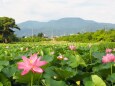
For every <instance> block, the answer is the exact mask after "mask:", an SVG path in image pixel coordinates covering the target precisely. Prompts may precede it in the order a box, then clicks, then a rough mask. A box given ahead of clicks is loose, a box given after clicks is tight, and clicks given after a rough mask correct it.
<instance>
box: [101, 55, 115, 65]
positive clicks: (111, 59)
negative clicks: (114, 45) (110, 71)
mask: <svg viewBox="0 0 115 86" xmlns="http://www.w3.org/2000/svg"><path fill="white" fill-rule="evenodd" d="M114 61H115V56H114V55H113V54H106V56H103V58H102V62H103V63H108V62H114Z"/></svg>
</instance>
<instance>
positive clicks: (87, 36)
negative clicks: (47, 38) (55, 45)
mask: <svg viewBox="0 0 115 86" xmlns="http://www.w3.org/2000/svg"><path fill="white" fill-rule="evenodd" d="M56 40H57V41H70V42H99V41H106V42H115V29H110V30H105V29H101V30H97V31H96V32H85V33H78V34H74V35H68V36H61V37H58V38H56Z"/></svg>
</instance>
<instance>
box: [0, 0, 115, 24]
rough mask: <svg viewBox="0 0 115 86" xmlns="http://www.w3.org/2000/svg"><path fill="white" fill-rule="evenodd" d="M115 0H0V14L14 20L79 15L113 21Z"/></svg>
mask: <svg viewBox="0 0 115 86" xmlns="http://www.w3.org/2000/svg"><path fill="white" fill-rule="evenodd" d="M114 8H115V0H0V16H8V17H12V18H14V19H15V20H16V22H22V21H26V20H38V21H48V20H51V19H59V18H63V17H81V18H84V19H89V20H96V21H98V22H110V23H115V18H114V16H115V12H114Z"/></svg>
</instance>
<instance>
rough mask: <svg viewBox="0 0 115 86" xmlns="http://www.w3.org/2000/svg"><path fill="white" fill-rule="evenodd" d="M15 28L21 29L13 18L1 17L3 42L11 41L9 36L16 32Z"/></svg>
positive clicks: (0, 25)
mask: <svg viewBox="0 0 115 86" xmlns="http://www.w3.org/2000/svg"><path fill="white" fill-rule="evenodd" d="M14 28H15V29H18V30H20V28H19V27H18V26H17V25H16V23H15V20H14V19H13V18H9V17H0V36H1V40H2V41H3V42H5V43H7V42H9V41H8V40H9V38H10V37H9V36H11V35H13V34H14V31H13V29H14Z"/></svg>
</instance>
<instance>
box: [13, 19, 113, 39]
mask: <svg viewBox="0 0 115 86" xmlns="http://www.w3.org/2000/svg"><path fill="white" fill-rule="evenodd" d="M18 26H19V27H20V29H21V30H19V31H18V30H16V31H15V34H17V36H21V37H22V36H31V35H33V34H36V35H37V34H38V33H41V32H42V33H44V34H45V35H46V36H47V37H51V36H62V35H69V34H76V33H78V32H89V31H90V32H92V31H96V30H99V29H113V28H114V29H115V24H112V23H99V22H96V21H93V20H84V19H82V18H70V17H68V18H61V19H58V20H51V21H48V22H40V21H26V22H22V23H19V24H18Z"/></svg>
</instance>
